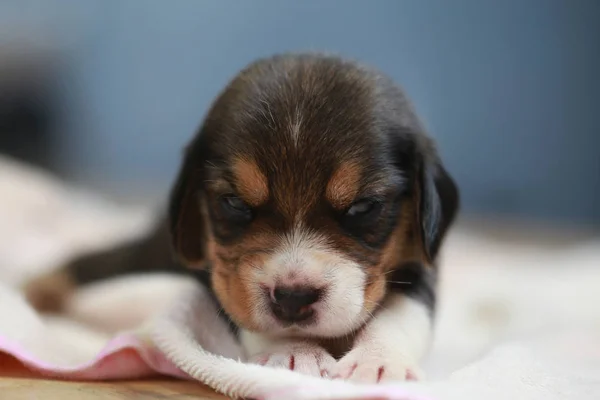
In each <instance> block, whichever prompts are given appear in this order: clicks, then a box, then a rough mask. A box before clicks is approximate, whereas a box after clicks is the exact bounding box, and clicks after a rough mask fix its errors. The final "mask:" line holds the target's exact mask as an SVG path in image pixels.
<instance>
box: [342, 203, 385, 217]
mask: <svg viewBox="0 0 600 400" xmlns="http://www.w3.org/2000/svg"><path fill="white" fill-rule="evenodd" d="M378 206H379V203H377V202H375V201H373V200H370V199H365V200H359V201H357V202H356V203H354V204H353V205H352V206H350V208H349V209H348V211H346V216H347V217H359V216H364V215H368V214H370V213H372V212H373V211H375V210H376V209H377V208H378Z"/></svg>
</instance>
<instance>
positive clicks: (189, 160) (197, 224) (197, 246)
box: [169, 143, 206, 266]
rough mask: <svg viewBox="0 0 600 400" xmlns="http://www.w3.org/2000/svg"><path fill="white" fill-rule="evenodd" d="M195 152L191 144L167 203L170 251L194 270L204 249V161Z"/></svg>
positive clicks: (202, 257) (193, 145)
mask: <svg viewBox="0 0 600 400" xmlns="http://www.w3.org/2000/svg"><path fill="white" fill-rule="evenodd" d="M197 148H198V146H197V145H196V144H195V143H192V144H190V145H189V146H188V148H187V149H186V151H185V156H184V160H183V164H182V166H181V167H180V170H179V174H178V176H177V180H176V181H175V185H174V186H173V189H172V191H171V197H170V201H169V228H170V229H169V230H170V233H171V244H172V247H173V250H174V252H175V254H176V256H177V257H178V258H179V259H180V261H182V262H183V263H184V264H187V265H192V264H193V265H194V266H199V265H200V264H201V263H202V262H203V261H204V258H205V257H204V254H205V248H204V247H205V246H206V243H205V236H206V235H205V229H206V227H205V225H204V216H203V212H202V196H203V186H204V168H203V165H202V163H203V161H204V160H203V158H202V155H201V154H198V153H199V152H198V151H197Z"/></svg>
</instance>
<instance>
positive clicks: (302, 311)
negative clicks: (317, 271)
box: [270, 286, 323, 323]
mask: <svg viewBox="0 0 600 400" xmlns="http://www.w3.org/2000/svg"><path fill="white" fill-rule="evenodd" d="M322 296H323V290H321V289H315V288H310V287H285V286H280V287H276V288H275V289H274V290H273V291H272V292H271V293H270V298H271V310H272V311H273V314H274V315H275V317H276V318H277V319H279V320H280V321H282V322H286V323H310V320H311V319H312V318H313V317H314V314H315V310H314V308H313V307H312V306H313V305H314V304H315V303H317V302H318V301H319V300H320V299H321V297H322Z"/></svg>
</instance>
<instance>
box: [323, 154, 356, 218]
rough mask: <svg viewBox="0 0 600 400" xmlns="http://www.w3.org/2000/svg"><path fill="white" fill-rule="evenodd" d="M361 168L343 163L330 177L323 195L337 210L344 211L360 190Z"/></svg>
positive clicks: (349, 163)
mask: <svg viewBox="0 0 600 400" xmlns="http://www.w3.org/2000/svg"><path fill="white" fill-rule="evenodd" d="M360 178H361V167H360V165H359V164H357V163H354V162H346V163H343V164H342V165H341V166H340V167H339V168H338V169H337V170H336V171H335V172H334V173H333V175H332V176H331V179H330V180H329V183H328V184H327V189H326V192H325V195H326V196H327V200H329V202H330V203H331V204H332V205H333V206H334V207H335V208H337V209H340V210H341V209H344V208H346V207H348V206H350V204H351V203H352V201H353V200H354V198H355V197H356V194H357V193H358V189H359V188H360Z"/></svg>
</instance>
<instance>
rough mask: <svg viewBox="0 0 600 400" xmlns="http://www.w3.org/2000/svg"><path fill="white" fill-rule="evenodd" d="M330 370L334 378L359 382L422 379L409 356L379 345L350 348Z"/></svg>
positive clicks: (419, 371) (419, 370)
mask: <svg viewBox="0 0 600 400" xmlns="http://www.w3.org/2000/svg"><path fill="white" fill-rule="evenodd" d="M332 372H333V375H332V377H333V378H334V379H344V380H349V381H353V382H360V383H379V382H392V381H407V380H421V379H423V373H422V371H421V369H420V368H419V367H418V366H417V364H416V363H415V362H413V361H412V360H410V358H408V357H406V356H403V355H401V354H400V353H399V352H395V351H386V349H385V348H380V347H363V346H359V347H357V348H354V349H352V350H351V351H350V352H349V353H348V354H346V355H345V356H344V357H342V359H341V360H339V361H338V363H337V364H336V366H335V368H334V369H333V371H332Z"/></svg>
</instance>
